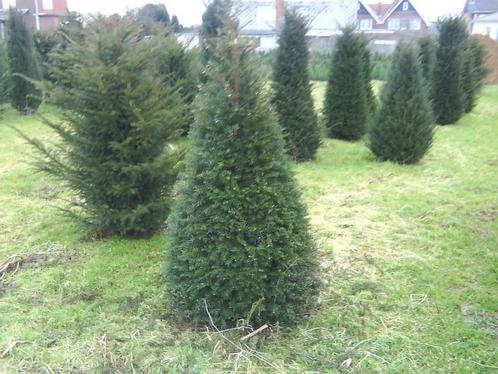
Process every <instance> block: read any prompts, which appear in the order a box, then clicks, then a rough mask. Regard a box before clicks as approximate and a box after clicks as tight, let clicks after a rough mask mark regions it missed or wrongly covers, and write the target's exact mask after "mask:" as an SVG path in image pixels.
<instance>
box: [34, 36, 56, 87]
mask: <svg viewBox="0 0 498 374" xmlns="http://www.w3.org/2000/svg"><path fill="white" fill-rule="evenodd" d="M33 41H34V46H35V51H36V53H37V57H38V60H39V64H40V70H41V72H42V77H43V78H44V79H50V76H49V74H48V71H49V68H48V65H49V64H50V53H52V51H53V50H54V49H55V48H56V47H58V45H59V44H60V43H59V38H58V37H57V33H45V32H40V31H38V32H36V33H35V34H34V35H33Z"/></svg>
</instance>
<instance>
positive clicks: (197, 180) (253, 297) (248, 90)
mask: <svg viewBox="0 0 498 374" xmlns="http://www.w3.org/2000/svg"><path fill="white" fill-rule="evenodd" d="M227 25H228V26H226V27H230V29H228V30H226V31H224V34H225V35H224V36H222V37H220V38H219V40H218V42H217V47H216V48H215V49H213V54H214V56H213V58H212V60H211V63H210V65H209V66H208V72H207V75H208V79H207V81H206V84H205V85H204V86H203V87H202V88H201V92H200V94H199V96H198V97H197V111H196V122H195V124H194V127H193V130H192V132H191V134H190V136H191V140H192V143H191V153H190V154H189V156H188V157H187V166H186V170H185V172H184V174H183V177H182V178H181V181H180V184H179V196H178V199H177V201H176V203H175V205H174V208H173V210H172V213H171V215H170V218H169V222H168V228H169V234H168V248H167V262H166V268H165V277H166V281H167V284H168V287H169V288H168V294H169V296H170V302H171V305H172V308H173V310H174V311H175V313H177V314H178V315H181V316H186V317H187V318H189V319H190V320H193V321H194V322H200V323H203V322H208V321H209V318H208V314H207V310H208V311H209V313H210V314H211V316H212V317H213V320H214V321H215V323H216V324H217V325H219V326H233V325H235V324H236V322H237V320H238V319H243V318H245V319H246V320H249V321H250V322H252V323H254V324H256V323H261V322H265V323H276V322H280V323H282V324H292V323H294V322H297V321H299V320H300V319H301V318H302V317H303V315H304V314H305V313H306V311H309V308H310V307H311V306H312V305H313V304H314V302H315V301H316V296H317V287H318V277H317V271H318V267H317V262H316V260H315V258H314V252H315V245H314V243H313V240H312V238H311V236H310V233H309V227H308V221H307V218H306V210H305V207H304V205H303V203H302V202H301V197H300V193H299V192H298V190H297V186H296V183H295V180H294V178H293V176H292V172H291V168H290V165H289V163H288V160H287V157H286V154H285V149H284V140H283V137H282V132H281V129H280V126H278V123H277V121H276V118H274V116H273V115H272V112H271V111H270V109H269V102H268V100H267V99H266V97H265V95H266V90H265V88H264V84H265V82H264V81H261V79H260V77H261V74H260V72H259V71H257V70H256V65H257V62H256V61H257V60H255V59H254V56H253V53H254V52H252V51H251V49H250V48H244V47H243V46H242V45H241V42H240V41H237V39H236V34H235V31H234V30H235V28H234V27H233V22H232V21H229V22H227ZM206 309H207V310H206Z"/></svg>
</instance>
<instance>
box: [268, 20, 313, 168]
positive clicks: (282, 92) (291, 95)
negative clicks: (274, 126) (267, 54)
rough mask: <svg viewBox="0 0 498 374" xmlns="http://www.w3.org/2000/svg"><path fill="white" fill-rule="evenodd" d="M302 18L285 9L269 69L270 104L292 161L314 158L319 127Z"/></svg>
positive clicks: (306, 29) (304, 21)
mask: <svg viewBox="0 0 498 374" xmlns="http://www.w3.org/2000/svg"><path fill="white" fill-rule="evenodd" d="M306 24H307V21H306V19H305V18H304V17H303V16H301V15H300V14H298V13H297V12H296V11H286V13H285V21H284V25H283V29H282V32H281V34H280V37H279V40H278V45H279V48H278V51H277V59H276V62H275V65H274V71H273V104H274V105H275V109H276V111H277V114H278V120H279V123H280V126H282V129H283V130H284V134H285V140H286V148H287V152H288V153H289V155H290V156H291V157H292V158H293V159H294V160H296V161H308V160H313V159H315V156H316V151H317V149H318V147H319V146H320V128H319V127H318V119H317V117H316V114H315V110H314V107H313V99H312V97H311V85H310V80H309V76H308V43H307V41H306V33H307V31H308V27H307V25H306Z"/></svg>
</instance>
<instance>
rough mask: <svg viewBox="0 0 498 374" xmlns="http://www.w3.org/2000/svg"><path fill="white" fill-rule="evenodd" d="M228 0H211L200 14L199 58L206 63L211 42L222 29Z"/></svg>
mask: <svg viewBox="0 0 498 374" xmlns="http://www.w3.org/2000/svg"><path fill="white" fill-rule="evenodd" d="M230 7H231V2H230V0H212V1H211V2H210V3H209V5H208V6H207V8H206V11H205V12H204V14H203V15H202V25H201V30H200V35H199V36H200V45H201V51H202V54H201V60H202V64H203V65H206V64H207V63H208V61H209V59H210V58H211V52H210V50H211V49H212V45H213V43H216V38H217V37H218V36H220V33H221V31H222V30H223V26H224V21H225V20H226V19H228V17H229V12H230Z"/></svg>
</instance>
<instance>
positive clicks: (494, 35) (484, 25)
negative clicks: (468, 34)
mask: <svg viewBox="0 0 498 374" xmlns="http://www.w3.org/2000/svg"><path fill="white" fill-rule="evenodd" d="M472 34H478V35H486V36H489V37H490V38H491V39H494V40H498V23H497V22H476V23H474V26H473V27H472Z"/></svg>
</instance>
